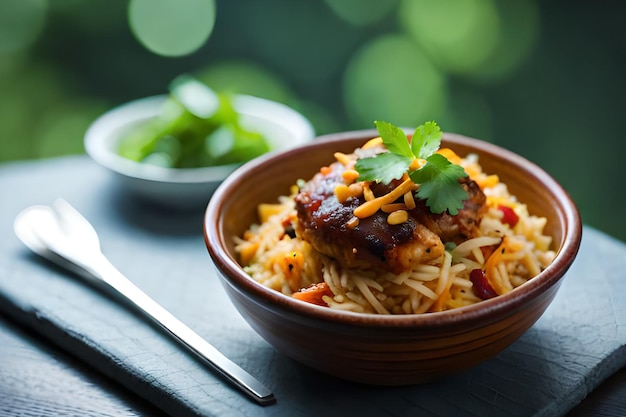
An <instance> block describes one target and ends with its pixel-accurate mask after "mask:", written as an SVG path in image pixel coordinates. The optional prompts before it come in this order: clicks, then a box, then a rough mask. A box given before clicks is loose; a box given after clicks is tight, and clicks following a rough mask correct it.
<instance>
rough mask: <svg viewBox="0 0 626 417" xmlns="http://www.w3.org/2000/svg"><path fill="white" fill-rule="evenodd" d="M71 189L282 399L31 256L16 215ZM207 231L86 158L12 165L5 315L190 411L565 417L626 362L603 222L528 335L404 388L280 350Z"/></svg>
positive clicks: (623, 254) (625, 335)
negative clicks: (464, 366)
mask: <svg viewBox="0 0 626 417" xmlns="http://www.w3.org/2000/svg"><path fill="white" fill-rule="evenodd" d="M57 197H63V198H65V199H66V200H68V201H69V202H70V203H71V204H72V205H74V206H75V207H76V208H77V209H78V210H79V211H81V212H82V213H83V214H84V215H85V217H87V218H88V219H89V220H90V221H91V222H92V223H93V225H94V226H95V227H96V229H97V230H98V231H99V233H100V235H101V239H102V242H103V250H104V252H105V253H106V254H107V256H108V257H109V258H110V259H111V261H112V262H113V263H114V264H115V265H117V266H118V268H119V269H120V270H121V271H122V272H123V273H125V274H126V275H127V276H128V277H129V278H130V279H132V280H133V281H134V282H135V283H136V284H137V285H138V286H139V287H141V288H143V289H144V290H145V291H146V292H147V293H148V294H149V295H151V296H152V297H153V298H154V299H156V300H157V301H158V302H159V303H161V304H162V305H163V306H164V307H166V308H167V309H169V310H170V311H171V312H172V313H173V314H174V315H176V316H177V317H178V318H180V319H181V320H182V321H184V322H186V323H187V324H188V325H189V326H190V327H192V328H193V329H194V330H196V331H197V332H198V333H199V334H200V335H202V336H203V337H204V338H206V339H207V340H208V341H209V342H211V343H213V344H214V345H215V346H216V347H217V348H218V349H220V350H221V351H222V352H223V353H225V354H226V355H227V356H229V357H230V358H231V359H232V360H233V361H234V362H236V363H238V364H239V365H241V366H242V367H243V368H244V369H246V370H247V371H248V372H250V373H251V374H253V375H255V376H256V377H258V378H259V379H260V380H261V381H262V382H263V383H265V384H266V385H268V386H269V387H270V388H271V389H273V390H274V392H275V394H276V396H277V398H278V402H277V404H275V405H271V406H267V407H261V406H258V405H257V404H255V403H253V402H252V401H250V400H248V399H247V398H246V397H244V396H242V395H241V394H240V393H239V392H238V391H237V390H235V389H234V388H232V387H231V386H230V385H228V384H226V383H224V381H222V380H221V379H220V378H219V377H217V376H216V375H215V374H214V373H212V372H211V371H210V370H208V369H207V368H206V367H204V365H202V364H201V363H199V362H198V361H197V360H196V359H194V358H193V357H191V356H190V355H188V354H187V353H186V352H185V351H184V350H182V349H181V348H180V347H179V346H178V345H177V344H175V343H174V342H172V341H171V340H170V339H169V338H168V337H166V336H165V335H163V334H162V333H161V331H160V330H159V329H158V328H156V327H154V326H152V325H150V324H148V323H147V322H146V321H145V320H144V319H143V318H142V317H140V316H138V315H136V314H134V313H132V312H130V311H129V310H127V309H125V308H123V307H120V305H119V304H117V303H116V302H115V301H113V300H111V299H110V298H108V297H107V296H106V295H104V294H101V293H99V292H98V291H96V290H94V289H92V288H91V287H89V286H87V285H85V284H84V283H83V282H82V281H80V280H78V279H76V278H75V277H73V276H71V275H69V274H68V273H66V272H65V271H63V270H60V269H58V268H56V267H54V266H51V265H50V264H48V263H47V262H45V261H43V260H40V259H39V258H37V257H36V256H34V255H31V254H30V253H29V252H28V251H27V249H26V248H25V247H24V246H23V245H22V244H21V242H19V241H18V240H17V238H16V237H15V236H14V234H13V231H12V222H13V219H14V218H15V216H16V215H17V213H19V211H20V210H22V209H23V208H25V207H27V206H29V205H32V204H49V203H51V202H52V201H53V200H54V199H55V198H57ZM201 230H202V213H184V214H181V213H174V212H167V211H160V210H158V209H155V208H154V207H146V206H143V205H142V204H141V203H140V202H136V201H134V200H133V199H132V198H130V197H128V196H124V195H122V194H120V193H119V192H118V190H117V189H116V187H115V186H114V185H113V183H112V182H111V181H110V178H109V176H108V174H107V173H105V172H104V171H102V170H101V169H100V168H99V167H97V166H95V165H94V164H93V163H92V162H91V161H90V160H88V159H87V158H85V157H69V158H59V159H53V160H49V161H45V162H37V163H35V162H24V163H15V164H8V165H3V166H0V235H1V236H2V239H1V240H0V249H1V250H0V311H2V312H4V313H5V314H7V315H10V316H11V317H13V318H14V319H16V320H17V321H18V322H20V323H22V324H24V325H26V326H27V327H29V328H31V329H34V330H35V331H36V332H38V333H40V334H41V335H44V336H45V337H47V338H49V339H50V340H51V341H53V342H54V343H55V344H56V345H58V346H59V347H61V348H62V349H64V350H66V351H67V352H69V353H71V354H72V355H74V356H76V357H77V358H80V359H81V360H83V361H85V362H87V363H88V364H90V365H92V366H93V367H95V368H96V369H98V370H99V371H100V372H102V373H103V374H105V375H106V376H108V377H110V378H112V379H113V380H114V381H118V382H119V383H120V384H121V385H122V386H124V387H126V388H127V389H129V390H132V391H133V392H135V393H136V394H138V395H140V396H141V397H143V398H145V399H147V400H148V401H149V402H151V403H153V404H154V405H156V406H157V407H159V408H161V409H162V410H164V411H166V412H167V413H169V414H171V415H176V416H185V415H198V416H231V415H240V416H255V417H256V416H295V417H298V416H303V417H304V416H319V415H324V416H335V415H336V416H339V415H346V413H349V415H360V416H378V415H388V416H405V415H417V414H419V415H423V416H449V415H480V416H498V417H502V416H559V415H564V414H565V413H566V412H567V411H569V410H570V409H571V408H572V407H573V406H574V405H576V404H577V403H578V402H579V401H581V400H582V399H583V398H584V397H585V396H586V395H587V393H589V392H590V391H592V390H593V389H594V388H595V387H597V386H598V385H599V384H600V383H601V382H602V381H603V380H605V379H606V378H607V377H608V376H610V375H611V374H613V373H614V372H615V371H617V370H618V369H620V368H621V367H623V366H624V365H626V348H625V347H624V346H625V345H626V300H625V297H624V296H623V295H624V294H626V273H625V272H624V271H626V246H625V245H624V244H623V243H621V242H619V241H616V240H614V239H612V238H610V237H608V236H607V235H605V234H603V233H601V232H599V231H597V230H595V229H593V228H590V227H585V229H584V237H583V243H582V247H581V251H580V254H579V257H578V259H577V260H576V262H575V264H574V265H573V267H572V269H571V270H570V272H569V274H568V275H567V277H566V280H565V282H564V283H563V285H562V287H561V289H560V292H559V294H558V295H557V298H556V300H555V301H554V303H553V304H552V305H551V306H550V308H549V309H548V311H547V312H546V314H544V316H543V317H542V318H541V319H540V320H539V321H538V322H537V323H536V324H535V326H533V327H532V328H531V329H530V330H529V331H528V332H527V333H526V334H525V335H524V336H523V337H522V338H521V339H520V340H518V341H517V342H516V343H514V344H513V345H512V346H510V347H509V348H508V349H506V350H505V351H504V352H502V353H501V354H500V355H498V356H497V357H495V358H493V359H491V360H489V361H487V362H485V363H483V364H481V365H479V366H477V367H475V368H474V369H472V370H470V371H468V372H465V373H463V374H460V375H456V376H453V377H450V378H448V379H446V380H443V381H440V382H437V383H433V384H427V385H421V386H408V387H392V388H382V387H370V386H360V385H356V384H352V383H348V382H344V381H340V380H337V379H334V378H331V377H328V376H325V375H322V374H319V373H317V372H315V371H313V370H311V369H308V368H306V367H304V366H302V365H300V364H298V363H296V362H294V361H292V360H290V359H288V358H286V357H284V356H283V355H281V354H280V353H277V352H276V351H275V350H274V349H273V348H272V347H271V346H270V345H268V344H267V343H266V342H265V341H264V340H263V339H261V338H260V337H259V336H258V335H257V334H256V333H254V332H253V331H252V330H251V329H250V327H249V326H248V325H247V324H246V323H245V322H244V321H243V319H242V318H241V317H240V316H239V315H238V313H237V312H236V311H235V310H234V308H233V307H232V306H231V305H230V303H229V301H228V300H227V299H226V297H225V293H224V291H223V289H222V287H221V285H220V283H219V282H218V279H217V277H216V275H215V272H214V270H213V266H212V264H211V261H210V258H209V256H208V254H207V252H206V249H205V246H204V241H203V238H202V234H201ZM7 372H10V370H9V371H8V370H7V368H6V366H4V365H2V363H1V361H0V377H2V375H3V374H6V373H7Z"/></svg>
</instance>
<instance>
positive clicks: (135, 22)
mask: <svg viewBox="0 0 626 417" xmlns="http://www.w3.org/2000/svg"><path fill="white" fill-rule="evenodd" d="M215 13H216V10H215V1H214V0H131V1H130V3H129V5H128V20H129V24H130V27H131V29H132V31H133V34H134V35H135V37H136V38H137V39H138V40H139V42H141V44H142V45H144V46H145V47H146V48H147V49H148V50H150V51H151V52H154V53H155V54H158V55H163V56H182V55H188V54H190V53H192V52H195V51H196V50H197V49H198V48H200V47H201V46H202V45H203V44H204V43H205V42H206V40H207V39H208V38H209V36H210V35H211V32H212V31H213V27H214V25H215Z"/></svg>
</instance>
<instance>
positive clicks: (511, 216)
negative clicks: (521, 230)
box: [498, 205, 519, 227]
mask: <svg viewBox="0 0 626 417" xmlns="http://www.w3.org/2000/svg"><path fill="white" fill-rule="evenodd" d="M498 210H500V211H501V212H502V214H503V216H502V223H504V224H508V225H509V226H511V227H515V225H516V224H517V222H518V221H519V217H518V216H517V213H515V211H514V210H513V209H512V208H511V207H509V206H502V205H501V206H498Z"/></svg>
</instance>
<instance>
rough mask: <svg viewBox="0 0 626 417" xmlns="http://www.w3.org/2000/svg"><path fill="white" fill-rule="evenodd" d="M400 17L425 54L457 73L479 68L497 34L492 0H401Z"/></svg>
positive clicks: (498, 20) (497, 17) (490, 50)
mask: <svg viewBox="0 0 626 417" xmlns="http://www.w3.org/2000/svg"><path fill="white" fill-rule="evenodd" d="M399 17H400V22H401V24H402V26H403V28H404V29H405V30H406V32H407V33H409V34H410V35H411V36H413V38H414V39H415V40H416V41H417V42H418V43H419V44H420V45H421V46H422V47H423V48H424V51H425V52H426V53H427V54H428V56H430V57H431V58H432V59H433V60H434V61H435V62H436V63H437V64H438V65H439V66H440V67H441V68H442V69H445V70H447V71H450V72H452V73H457V74H467V73H472V72H473V71H475V70H476V69H478V68H480V67H481V66H482V65H483V64H484V63H485V62H486V60H487V58H488V57H489V56H490V55H491V54H492V52H493V50H494V49H495V47H496V45H497V42H498V37H499V36H500V23H501V22H500V18H499V15H498V13H497V10H496V7H495V5H494V2H493V0H403V1H402V3H401V4H400V8H399Z"/></svg>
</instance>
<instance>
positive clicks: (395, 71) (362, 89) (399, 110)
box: [344, 35, 446, 128]
mask: <svg viewBox="0 0 626 417" xmlns="http://www.w3.org/2000/svg"><path fill="white" fill-rule="evenodd" d="M445 98H446V80H445V77H444V76H443V75H442V74H441V73H440V72H439V70H438V69H437V68H435V67H434V66H433V64H432V63H431V62H430V61H429V60H428V58H427V57H426V56H425V55H424V53H423V52H422V51H421V50H420V49H419V47H418V46H417V45H415V44H414V43H413V42H411V41H410V40H408V39H407V38H406V37H403V36H399V35H388V36H384V37H381V38H377V39H376V40H374V41H373V42H371V43H369V44H367V45H366V46H364V47H363V48H362V49H361V50H359V51H358V52H357V53H356V54H355V56H354V57H353V58H352V59H351V61H350V63H349V64H348V67H347V69H346V72H345V75H344V99H345V102H346V106H347V112H348V115H349V117H350V118H351V120H352V121H353V122H354V123H355V124H356V127H357V128H369V127H373V122H374V120H385V121H388V122H391V123H393V124H395V125H402V126H407V127H414V126H417V125H419V124H421V123H423V122H424V121H427V120H430V119H437V117H438V116H439V115H441V114H442V111H443V107H444V103H445Z"/></svg>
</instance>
